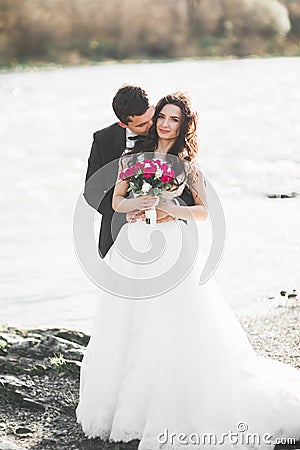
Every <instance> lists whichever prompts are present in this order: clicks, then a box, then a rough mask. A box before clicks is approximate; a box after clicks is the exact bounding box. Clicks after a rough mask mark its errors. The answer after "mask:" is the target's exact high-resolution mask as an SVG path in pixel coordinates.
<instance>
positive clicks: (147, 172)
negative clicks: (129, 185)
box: [144, 165, 156, 178]
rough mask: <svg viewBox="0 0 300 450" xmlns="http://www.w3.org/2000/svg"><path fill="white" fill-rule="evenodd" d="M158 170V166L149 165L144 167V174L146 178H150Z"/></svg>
mask: <svg viewBox="0 0 300 450" xmlns="http://www.w3.org/2000/svg"><path fill="white" fill-rule="evenodd" d="M155 171H156V167H155V166H154V165H150V167H149V165H148V167H144V176H145V177H146V178H150V177H151V175H153V174H154V173H155Z"/></svg>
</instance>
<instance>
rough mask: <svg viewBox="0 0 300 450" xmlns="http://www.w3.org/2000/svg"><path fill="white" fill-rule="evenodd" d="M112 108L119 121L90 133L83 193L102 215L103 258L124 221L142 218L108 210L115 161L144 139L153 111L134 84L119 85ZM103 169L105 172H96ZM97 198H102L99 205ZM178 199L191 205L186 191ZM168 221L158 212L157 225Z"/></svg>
mask: <svg viewBox="0 0 300 450" xmlns="http://www.w3.org/2000/svg"><path fill="white" fill-rule="evenodd" d="M112 107H113V110H114V112H115V114H116V116H117V117H118V119H119V122H117V123H114V124H113V125H110V126H109V127H107V128H104V129H102V130H99V131H96V132H95V133H94V134H93V138H94V139H93V144H92V148H91V153H90V156H89V159H88V168H87V173H86V178H85V189H84V194H83V195H84V198H85V199H86V201H87V202H88V203H89V205H91V206H92V207H93V208H95V209H96V210H97V211H98V212H99V213H100V214H102V220H101V228H100V235H99V254H100V256H101V258H104V257H105V255H106V253H107V252H108V250H109V249H110V247H111V246H112V244H113V242H114V240H115V239H116V237H117V234H118V232H119V231H120V229H121V227H122V226H123V225H124V224H125V223H126V220H127V221H128V222H129V221H131V222H135V221H136V220H137V218H142V217H143V214H144V213H143V212H139V211H133V212H132V213H128V214H127V215H125V214H122V213H117V212H115V211H114V210H113V209H112V195H113V190H114V184H115V182H116V179H117V160H118V159H119V158H120V156H121V155H122V154H123V153H124V151H125V150H126V149H132V148H133V147H134V145H135V142H136V141H137V140H138V139H143V138H144V137H145V136H147V134H148V131H149V129H150V127H151V126H152V123H153V122H152V119H153V116H154V111H155V108H154V106H153V105H150V104H149V99H148V95H147V93H146V92H145V91H144V90H143V89H142V88H141V87H138V86H134V85H124V86H122V87H121V88H120V89H119V90H118V91H117V93H116V95H115V96H114V99H113V102H112ZM113 161H114V163H113V164H110V163H112V162H113ZM107 165H108V166H107ZM104 166H106V167H107V168H108V169H105V172H104V173H103V172H102V171H99V173H98V172H97V171H98V170H99V169H101V168H103V167H104ZM110 186H113V187H112V188H111V187H110ZM99 198H101V199H102V200H101V201H100V204H99ZM178 199H179V201H180V199H181V201H180V203H182V204H186V205H193V204H194V202H193V197H192V195H191V193H190V191H189V190H188V189H185V190H184V192H183V194H182V196H181V198H180V197H179V198H178ZM169 220H173V217H171V216H169V215H167V214H166V213H164V212H163V211H160V210H159V211H158V219H157V222H158V223H159V222H165V221H169Z"/></svg>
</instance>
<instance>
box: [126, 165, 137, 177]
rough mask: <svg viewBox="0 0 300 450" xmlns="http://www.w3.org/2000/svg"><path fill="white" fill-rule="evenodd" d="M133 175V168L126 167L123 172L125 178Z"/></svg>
mask: <svg viewBox="0 0 300 450" xmlns="http://www.w3.org/2000/svg"><path fill="white" fill-rule="evenodd" d="M134 174H135V169H134V167H128V169H126V170H125V175H126V177H132V175H134Z"/></svg>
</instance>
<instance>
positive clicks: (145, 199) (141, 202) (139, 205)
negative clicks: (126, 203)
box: [134, 195, 157, 211]
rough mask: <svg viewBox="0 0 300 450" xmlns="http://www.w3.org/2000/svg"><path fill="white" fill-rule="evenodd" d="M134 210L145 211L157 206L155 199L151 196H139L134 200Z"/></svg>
mask: <svg viewBox="0 0 300 450" xmlns="http://www.w3.org/2000/svg"><path fill="white" fill-rule="evenodd" d="M134 202H135V203H134V205H135V209H138V210H139V211H146V210H147V209H151V208H152V207H153V206H156V205H157V197H154V196H152V195H140V196H139V197H136V198H135V199H134Z"/></svg>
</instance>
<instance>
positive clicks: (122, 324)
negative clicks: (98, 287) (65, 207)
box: [76, 185, 300, 450]
mask: <svg viewBox="0 0 300 450" xmlns="http://www.w3.org/2000/svg"><path fill="white" fill-rule="evenodd" d="M183 187H184V185H182V186H181V187H180V188H179V189H178V190H177V191H176V192H174V193H173V194H172V195H174V196H177V195H180V193H181V192H182V190H183ZM169 195H170V193H169ZM200 228H201V227H200ZM156 229H157V230H158V232H157V231H156V232H155V233H153V234H152V235H151V233H152V231H153V228H151V226H149V225H147V224H145V222H142V221H137V222H136V223H135V224H126V225H125V226H123V227H122V229H121V231H120V233H119V235H118V237H117V240H116V242H115V244H114V245H113V247H112V248H111V249H110V251H109V253H108V255H107V256H106V258H105V261H106V263H107V264H110V266H111V267H112V268H113V269H114V270H116V271H117V272H118V273H119V274H122V275H124V276H126V275H127V276H128V277H132V278H136V279H139V278H148V281H149V280H154V281H153V285H155V286H157V284H156V283H160V281H159V275H160V274H162V273H164V274H165V278H164V280H166V279H168V280H169V279H172V274H173V273H174V275H173V286H174V287H173V289H169V288H170V285H169V284H168V283H169V281H168V282H167V283H164V281H163V282H162V285H161V288H162V291H163V292H164V293H163V294H161V295H160V296H156V297H153V298H148V299H147V298H144V299H140V300H138V299H137V296H138V295H141V294H144V295H147V292H142V290H141V288H140V285H139V284H136V282H135V281H134V280H132V283H131V286H132V299H125V298H121V297H118V296H116V295H114V294H113V293H108V292H104V291H100V294H99V295H100V299H99V304H98V305H97V311H96V314H95V319H94V324H93V330H92V334H91V339H90V342H89V344H88V346H87V348H86V351H85V355H84V358H83V361H82V367H81V378H80V401H79V405H78V407H77V410H76V415H77V421H78V423H80V424H81V425H82V428H83V431H84V433H85V435H86V436H88V437H90V438H93V437H97V436H99V437H100V438H102V439H109V440H111V441H124V442H128V441H130V440H132V439H139V440H140V444H139V450H154V449H173V450H177V449H193V450H194V449H198V448H199V449H200V448H201V449H202V448H209V449H211V448H220V449H225V450H227V449H237V450H238V449H273V448H274V444H275V439H276V438H283V437H285V438H289V437H294V438H296V439H299V438H300V372H299V371H298V370H297V369H295V368H293V367H291V366H289V365H287V364H283V363H281V362H279V361H275V360H272V359H268V358H264V357H260V356H257V355H256V353H255V352H254V350H253V348H252V346H251V345H250V343H249V341H248V338H247V336H246V334H245V332H244V330H243V328H242V327H241V325H240V323H239V321H238V319H237V318H236V316H235V315H234V313H233V312H232V310H231V309H230V307H229V306H228V305H227V303H226V302H225V300H224V299H223V297H222V295H221V293H220V291H219V289H218V286H217V285H216V282H215V280H214V278H213V277H212V278H211V279H210V280H209V281H208V282H207V283H205V284H203V285H200V284H199V283H198V280H199V277H200V273H201V268H202V267H203V265H204V253H203V252H202V250H201V235H200V236H198V238H199V252H198V254H197V258H196V260H195V261H193V262H194V264H191V266H192V269H191V271H190V272H189V273H187V274H186V277H185V278H184V279H183V280H182V281H181V282H180V280H179V278H180V270H179V272H178V270H177V269H176V268H174V266H173V263H174V261H177V262H178V261H180V263H181V266H182V267H184V265H185V264H186V262H187V261H186V260H185V259H188V255H189V254H194V253H195V244H196V242H195V236H194V229H193V228H192V226H191V222H188V224H186V223H184V222H183V221H180V220H175V221H171V222H167V223H162V224H157V225H156ZM162 233H163V235H164V238H165V246H164V252H163V254H162V255H160V257H159V258H157V259H156V260H154V261H153V262H152V263H150V264H146V265H145V264H135V263H134V262H131V261H129V260H128V259H127V258H126V255H124V252H123V254H122V251H123V246H124V248H125V247H126V243H128V242H129V241H130V242H131V245H132V246H133V247H135V248H136V250H139V251H140V252H142V253H143V252H145V251H146V250H149V247H150V244H149V238H150V235H151V238H152V244H155V240H156V239H160V238H161V234H162ZM182 243H184V246H185V248H184V254H181V253H180V249H179V247H180V244H182ZM120 248H121V251H120ZM188 263H190V261H188ZM173 269H174V272H173ZM170 274H171V278H168V277H169V275H170ZM178 274H179V275H178ZM157 280H158V281H157ZM178 280H179V282H178ZM148 281H147V280H146V282H145V285H144V286H145V289H148V288H149V291H151V289H150V286H151V284H148ZM137 283H138V282H137ZM176 283H177V285H176ZM153 285H152V287H153ZM147 286H148V287H147ZM127 288H128V286H127ZM129 289H130V288H129ZM151 292H152V291H151ZM172 433H173V434H172ZM182 433H183V434H182ZM224 433H228V434H229V436H230V437H228V436H226V434H225V435H224ZM230 433H231V434H230ZM205 434H206V438H205ZM208 434H211V435H212V436H211V437H209V436H208Z"/></svg>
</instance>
